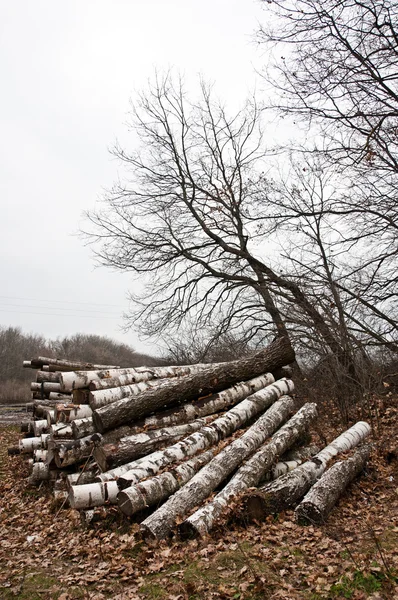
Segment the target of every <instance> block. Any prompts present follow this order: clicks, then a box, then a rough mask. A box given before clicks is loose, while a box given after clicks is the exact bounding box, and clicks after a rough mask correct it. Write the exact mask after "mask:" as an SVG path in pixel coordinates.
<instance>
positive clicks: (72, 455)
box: [51, 436, 95, 468]
mask: <svg viewBox="0 0 398 600" xmlns="http://www.w3.org/2000/svg"><path fill="white" fill-rule="evenodd" d="M94 444H95V442H94V441H93V439H92V436H88V437H85V438H81V439H79V440H70V441H65V442H61V443H54V442H53V443H52V445H51V451H52V454H53V457H54V460H55V464H56V465H57V467H59V468H64V467H66V466H69V465H73V464H75V463H77V462H79V461H81V460H84V459H86V458H88V457H89V456H90V455H91V453H92V451H93V448H94Z"/></svg>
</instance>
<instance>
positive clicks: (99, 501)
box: [68, 481, 119, 509]
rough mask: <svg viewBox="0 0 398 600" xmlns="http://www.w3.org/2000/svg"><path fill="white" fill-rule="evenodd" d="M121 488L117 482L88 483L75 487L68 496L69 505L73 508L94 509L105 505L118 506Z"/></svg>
mask: <svg viewBox="0 0 398 600" xmlns="http://www.w3.org/2000/svg"><path fill="white" fill-rule="evenodd" d="M118 493H119V488H118V487H117V483H116V481H105V482H104V483H87V484H85V485H73V486H72V487H71V488H70V490H69V494H68V500H69V504H70V506H71V507H72V508H78V509H82V508H92V507H94V506H102V505H103V504H107V503H108V504H117V495H118Z"/></svg>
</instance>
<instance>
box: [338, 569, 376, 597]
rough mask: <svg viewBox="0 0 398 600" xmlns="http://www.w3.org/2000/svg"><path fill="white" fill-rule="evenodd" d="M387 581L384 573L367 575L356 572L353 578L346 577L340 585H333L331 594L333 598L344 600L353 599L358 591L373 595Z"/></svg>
mask: <svg viewBox="0 0 398 600" xmlns="http://www.w3.org/2000/svg"><path fill="white" fill-rule="evenodd" d="M384 579H385V575H384V574H383V573H369V574H368V575H365V574H364V573H362V571H358V570H356V571H354V572H353V575H352V577H347V576H346V575H344V577H342V579H341V580H340V581H339V583H336V584H334V585H332V587H331V589H330V593H331V594H332V597H336V596H342V597H343V598H352V597H353V595H354V593H355V591H356V590H360V591H362V592H366V593H367V594H373V593H374V592H378V591H379V590H380V589H381V587H382V582H383V580H384Z"/></svg>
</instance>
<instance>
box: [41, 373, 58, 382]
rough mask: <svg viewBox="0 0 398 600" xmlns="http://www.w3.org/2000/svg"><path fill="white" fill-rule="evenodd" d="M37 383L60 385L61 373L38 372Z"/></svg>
mask: <svg viewBox="0 0 398 600" xmlns="http://www.w3.org/2000/svg"><path fill="white" fill-rule="evenodd" d="M36 381H37V383H42V382H43V381H52V382H54V383H59V373H45V372H44V371H37V373H36Z"/></svg>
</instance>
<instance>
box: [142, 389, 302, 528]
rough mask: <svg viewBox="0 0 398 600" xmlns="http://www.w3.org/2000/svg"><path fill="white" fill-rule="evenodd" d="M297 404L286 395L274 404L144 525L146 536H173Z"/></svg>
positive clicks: (144, 522)
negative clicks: (183, 518)
mask: <svg viewBox="0 0 398 600" xmlns="http://www.w3.org/2000/svg"><path fill="white" fill-rule="evenodd" d="M293 407H294V402H293V400H292V399H291V398H289V397H288V396H284V397H283V398H281V399H280V400H279V401H278V402H275V404H274V405H273V406H271V408H269V409H268V410H267V412H266V413H264V414H263V415H262V416H261V417H260V418H259V419H258V420H257V421H256V422H255V423H254V425H252V426H251V427H250V428H249V429H248V430H247V431H246V433H244V434H243V435H242V436H241V437H240V438H239V439H237V440H235V441H233V442H232V443H231V444H230V445H229V446H227V447H226V448H224V450H222V451H221V452H220V453H219V454H218V455H217V456H215V457H214V458H213V460H211V461H210V463H209V464H208V465H206V467H204V468H203V469H201V470H200V471H199V473H197V474H196V475H195V476H194V477H193V478H192V479H191V480H190V481H189V482H188V483H187V484H186V485H184V487H183V488H181V489H180V490H179V491H178V492H176V493H175V494H174V495H173V496H172V497H171V498H169V500H168V501H167V502H166V503H165V504H164V505H163V506H161V507H160V508H159V509H158V510H157V511H156V512H154V513H153V514H152V515H151V516H150V517H148V518H147V519H145V521H143V523H142V524H141V532H142V534H143V536H144V537H151V538H156V539H162V538H164V537H167V536H168V535H170V533H171V530H172V528H173V527H174V525H175V523H176V521H177V519H178V518H179V517H181V516H184V515H185V514H186V513H187V512H189V511H190V510H191V509H192V508H194V507H195V506H197V505H198V504H199V503H200V502H202V501H203V500H205V499H206V498H207V497H208V496H209V494H210V493H211V492H212V491H213V490H214V489H215V488H216V487H217V486H218V485H219V484H220V483H221V482H222V481H224V480H225V479H226V478H227V477H228V475H230V473H232V472H233V470H234V469H235V468H236V467H237V466H238V465H239V464H240V463H241V461H242V460H244V459H245V458H246V457H248V456H249V455H250V454H251V453H252V452H253V451H254V450H256V449H257V448H258V447H259V446H260V445H261V444H262V443H263V442H264V441H265V439H266V438H267V437H268V436H269V435H270V434H271V433H272V432H273V431H275V429H277V428H278V427H279V425H280V424H281V423H282V422H283V421H284V420H285V419H286V418H287V416H288V415H289V413H290V412H292V410H293Z"/></svg>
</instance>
